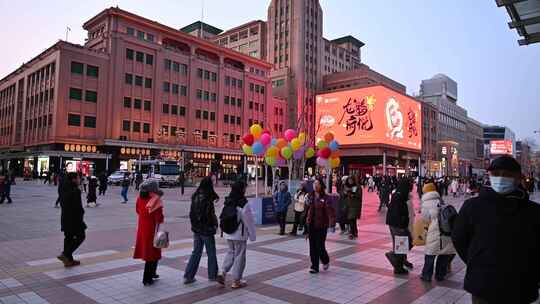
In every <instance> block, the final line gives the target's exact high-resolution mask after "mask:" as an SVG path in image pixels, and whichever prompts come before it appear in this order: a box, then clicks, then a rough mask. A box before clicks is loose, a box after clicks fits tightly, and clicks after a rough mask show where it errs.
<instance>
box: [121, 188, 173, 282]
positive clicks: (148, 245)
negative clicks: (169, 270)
mask: <svg viewBox="0 0 540 304" xmlns="http://www.w3.org/2000/svg"><path fill="white" fill-rule="evenodd" d="M128 182H129V180H128ZM162 196H163V192H162V191H161V190H159V185H158V183H157V181H155V180H148V181H145V182H144V183H142V184H141V189H140V192H139V197H138V198H137V202H136V204H135V205H136V206H135V210H136V212H137V216H138V219H137V237H136V241H135V250H134V252H133V258H134V259H141V260H143V261H145V264H144V273H143V281H142V283H143V285H144V286H148V285H152V284H154V280H156V279H158V278H159V275H158V274H157V272H156V271H157V266H158V262H159V260H160V259H161V249H160V248H156V247H154V237H155V234H156V232H158V231H159V225H160V224H163V222H164V216H163V202H162V200H161V197H162Z"/></svg>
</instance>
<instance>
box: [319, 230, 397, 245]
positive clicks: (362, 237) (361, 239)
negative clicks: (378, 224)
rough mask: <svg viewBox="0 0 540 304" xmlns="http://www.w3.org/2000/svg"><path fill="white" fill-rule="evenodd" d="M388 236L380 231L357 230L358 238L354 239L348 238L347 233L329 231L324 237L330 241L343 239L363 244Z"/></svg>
mask: <svg viewBox="0 0 540 304" xmlns="http://www.w3.org/2000/svg"><path fill="white" fill-rule="evenodd" d="M389 238H390V236H386V235H382V234H380V233H371V232H365V231H359V232H358V238H357V239H355V240H349V235H347V234H343V235H342V234H339V233H330V234H328V236H327V237H326V239H328V240H332V241H343V242H347V243H351V244H365V243H369V242H373V241H379V240H384V239H389Z"/></svg>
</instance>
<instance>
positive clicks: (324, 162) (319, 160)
mask: <svg viewBox="0 0 540 304" xmlns="http://www.w3.org/2000/svg"><path fill="white" fill-rule="evenodd" d="M317 165H319V166H320V167H326V166H327V165H328V160H327V159H324V158H322V157H317Z"/></svg>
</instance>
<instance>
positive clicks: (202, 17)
mask: <svg viewBox="0 0 540 304" xmlns="http://www.w3.org/2000/svg"><path fill="white" fill-rule="evenodd" d="M203 31H204V0H201V30H200V31H199V38H204V34H203V33H204V32H203Z"/></svg>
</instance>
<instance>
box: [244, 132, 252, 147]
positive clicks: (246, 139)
mask: <svg viewBox="0 0 540 304" xmlns="http://www.w3.org/2000/svg"><path fill="white" fill-rule="evenodd" d="M242 140H243V141H244V143H245V144H246V145H248V146H251V145H253V143H254V142H255V137H254V136H253V135H252V134H246V135H244V137H242Z"/></svg>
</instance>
